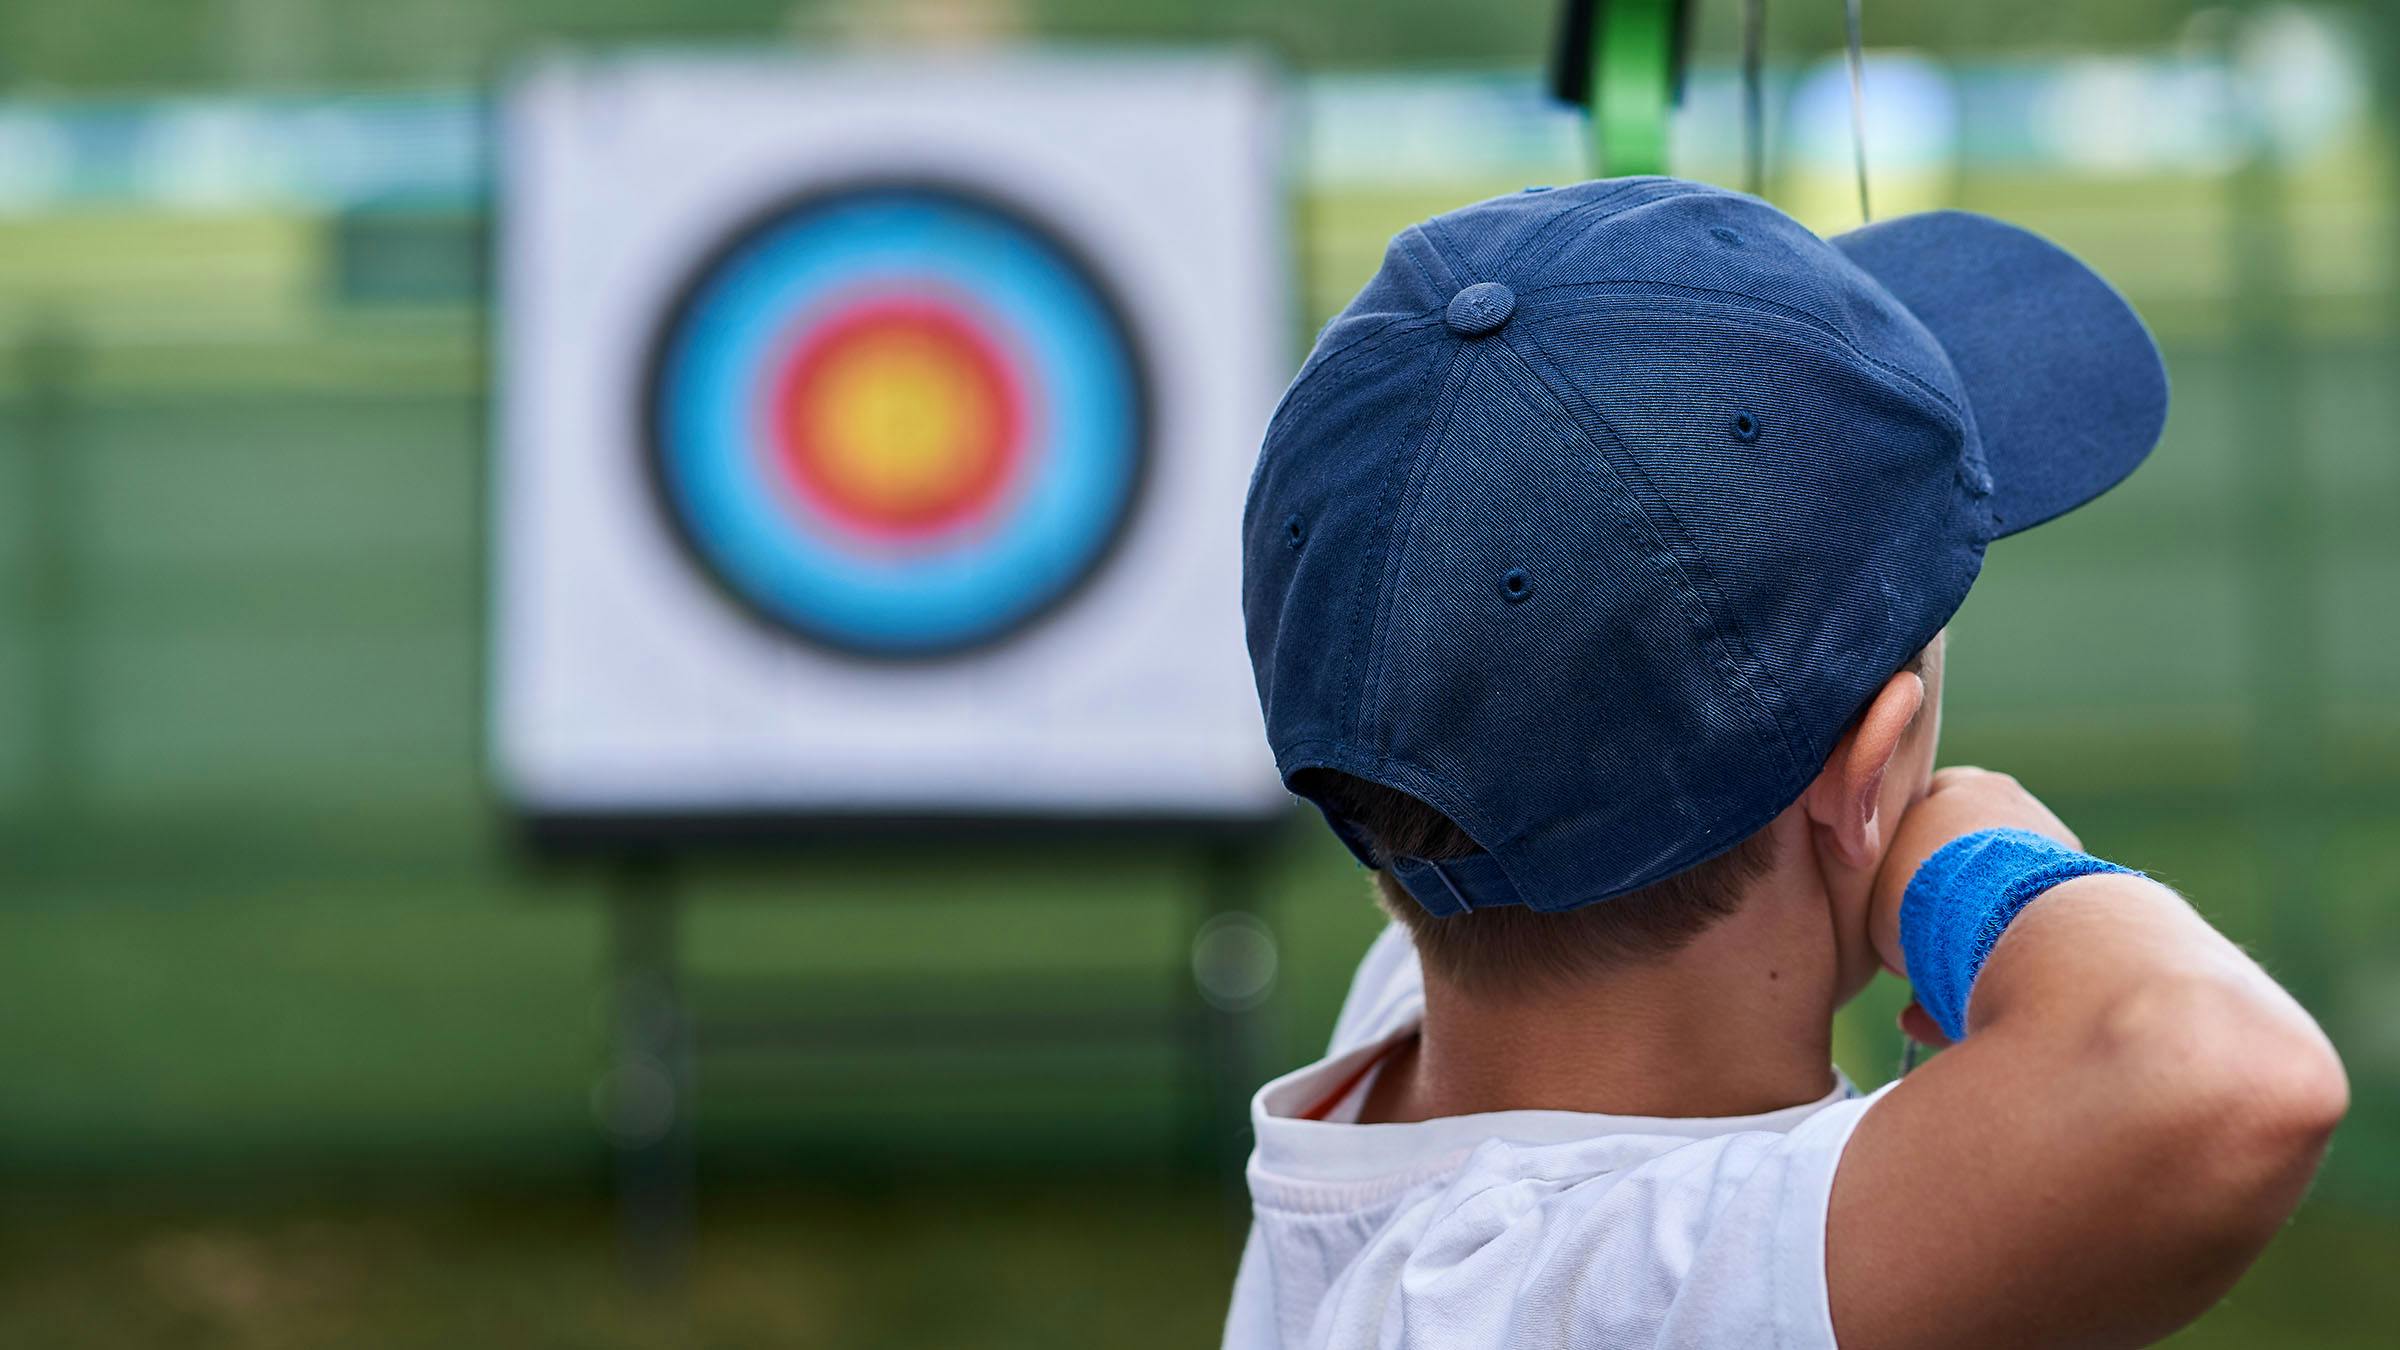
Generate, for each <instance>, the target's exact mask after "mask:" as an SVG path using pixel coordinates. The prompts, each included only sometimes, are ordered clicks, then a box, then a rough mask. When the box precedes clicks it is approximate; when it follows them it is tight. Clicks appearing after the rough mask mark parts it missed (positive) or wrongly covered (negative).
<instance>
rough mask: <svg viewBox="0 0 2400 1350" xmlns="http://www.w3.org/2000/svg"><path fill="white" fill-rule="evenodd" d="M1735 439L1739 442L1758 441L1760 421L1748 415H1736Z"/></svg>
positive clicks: (1734, 416) (1734, 417) (1734, 425)
mask: <svg viewBox="0 0 2400 1350" xmlns="http://www.w3.org/2000/svg"><path fill="white" fill-rule="evenodd" d="M1733 438H1734V439H1735V440H1737V441H1755V440H1757V439H1758V419H1757V418H1755V417H1752V416H1751V415H1750V414H1748V413H1735V414H1734V415H1733Z"/></svg>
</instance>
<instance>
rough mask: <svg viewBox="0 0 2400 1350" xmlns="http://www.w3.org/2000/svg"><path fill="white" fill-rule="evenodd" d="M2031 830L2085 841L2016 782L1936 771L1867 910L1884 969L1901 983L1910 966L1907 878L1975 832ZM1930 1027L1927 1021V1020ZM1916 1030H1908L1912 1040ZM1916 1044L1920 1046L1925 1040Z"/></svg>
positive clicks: (1895, 834)
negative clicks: (1904, 927) (1903, 918)
mask: <svg viewBox="0 0 2400 1350" xmlns="http://www.w3.org/2000/svg"><path fill="white" fill-rule="evenodd" d="M1996 829H2014V830H2030V831H2032V832H2033V833H2035V834H2038V835H2042V836H2044V837H2046V838H2050V839H2055V840H2057V841H2058V842H2060V843H2062V844H2065V845H2066V846H2067V847H2068V848H2072V849H2078V850H2080V849H2081V848H2082V847H2083V841H2082V840H2079V839H2077V838H2076V837H2075V832H2074V831H2073V830H2070V829H2068V828H2067V826H2066V823H2065V822H2064V821H2061V820H2060V819H2059V818H2058V817H2057V816H2056V815H2053V814H2052V813H2051V811H2050V808H2049V807H2047V806H2044V805H2042V803H2041V799H2039V798H2037V797H2035V796H2034V795H2033V794H2032V793H2030V792H2027V791H2026V790H2025V789H2024V787H2023V786H2022V785H2020V784H2019V783H2018V782H2017V780H2016V779H2014V778H2011V777H2009V776H2008V775H2007V774H2004V773H1993V772H1991V771H1990V770H1988V769H1974V768H1968V767H1966V766H1964V765H1961V766H1958V767H1955V768H1948V769H1943V770H1940V771H1939V772H1937V773H1935V774H1934V775H1933V785H1932V786H1931V787H1930V788H1928V789H1927V790H1926V793H1925V795H1924V796H1923V797H1920V798H1918V799H1917V804H1916V805H1915V806H1912V807H1910V808H1909V809H1908V813H1907V814H1906V815H1903V816H1901V817H1900V823H1899V824H1898V825H1897V826H1896V827H1895V828H1894V829H1893V831H1892V846H1891V848H1890V849H1889V850H1887V851H1886V852H1885V853H1884V855H1883V865H1882V866H1881V868H1879V869H1878V870H1877V871H1876V873H1875V891H1874V895H1873V898H1872V899H1871V900H1870V901H1869V903H1868V906H1867V938H1868V940H1869V941H1871V942H1873V943H1874V944H1875V956H1876V959H1878V960H1880V961H1882V962H1883V964H1884V968H1885V969H1887V970H1889V971H1891V972H1892V973H1893V974H1894V975H1898V976H1900V977H1902V978H1903V979H1905V978H1907V975H1908V964H1907V961H1906V959H1905V957H1904V956H1903V955H1902V953H1901V950H1900V897H1901V896H1902V895H1903V894H1905V893H1906V892H1907V890H1908V881H1909V878H1910V877H1913V876H1915V875H1916V874H1917V868H1918V867H1919V866H1920V865H1921V864H1923V863H1924V861H1925V860H1926V859H1927V858H1930V857H1932V856H1933V855H1934V854H1935V853H1936V852H1937V851H1939V850H1940V848H1941V847H1942V845H1944V844H1947V843H1949V842H1950V841H1951V840H1953V839H1957V838H1960V837H1962V836H1964V835H1970V834H1973V833H1975V832H1976V831H1978V830H1996ZM1926 1024H1927V1025H1928V1026H1930V1025H1931V1019H1926ZM1916 1030H1917V1029H1916V1028H1913V1027H1912V1028H1909V1031H1910V1034H1912V1035H1914V1034H1915V1033H1916ZM1918 1039H1920V1040H1922V1039H1924V1038H1923V1037H1919V1038H1918Z"/></svg>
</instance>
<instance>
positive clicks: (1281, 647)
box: [1242, 178, 2167, 914]
mask: <svg viewBox="0 0 2400 1350" xmlns="http://www.w3.org/2000/svg"><path fill="white" fill-rule="evenodd" d="M2166 408H2167V380H2166V372H2165V368H2164V367H2163V365H2162V364H2161V363H2160V361H2159V355H2158V348H2157V346H2156V345H2155V344H2154V343H2153V342H2152V341H2151V338H2150V335H2149V333H2148V331H2147V330H2145V329H2144V328H2143V326H2142V322H2141V320H2140V319H2139V318H2138V317H2136V316H2135V314H2134V312H2133V310H2132V309H2131V308H2130V307H2129V306H2128V305H2127V304H2126V303H2125V301H2124V299H2123V298H2122V297H2121V296H2119V295H2118V294H2117V293H2116V291H2114V290H2113V289H2111V288H2110V287H2109V285H2108V283H2107V282H2105V281H2103V280H2101V279H2100V278H2099V276H2097V275H2096V274H2094V273H2093V272H2092V271H2091V270H2090V269H2089V268H2087V267H2085V266H2084V265H2083V264H2082V263H2080V262H2078V261H2076V260H2075V259H2074V258H2073V257H2072V256H2070V255H2068V254H2067V253H2066V252H2065V251H2064V250H2062V249H2060V248H2058V247H2057V246H2055V245H2053V244H2050V243H2048V242H2046V241H2044V240H2042V239H2040V238H2038V237H2036V236H2034V235H2032V234H2029V233H2027V232H2026V231H2024V230H2021V229H2018V228H2016V227H2014V226H2011V225H2006V224H2003V223H2001V222H1999V221H1996V220H1992V219H1989V218H1987V217H1983V216H1978V215H1971V214H1967V213H1964V212H1956V211H1942V212H1933V213H1929V214H1925V215H1916V216H1907V217H1903V218H1899V219H1895V220H1890V221H1885V222H1882V223H1879V224H1875V225H1871V226H1868V227H1866V228H1864V229H1860V230H1856V231H1853V232H1851V233H1849V234H1845V235H1841V236H1839V237H1837V238H1834V239H1832V240H1824V239H1820V238H1818V237H1817V236H1816V235H1814V234H1812V233H1810V232H1809V231H1808V229H1807V228H1805V227H1804V226H1802V225H1801V224H1800V223H1799V222H1797V221H1795V220H1793V219H1791V218H1790V217H1789V216H1786V215H1784V214H1783V213H1782V212H1780V211H1777V210H1776V209H1775V208H1773V207H1771V206H1769V205H1767V204H1766V203H1764V202H1762V201H1759V200H1758V199H1756V198H1754V197H1748V196H1743V195H1741V194H1738V193H1733V192H1727V191H1724V190H1721V189H1718V188H1712V187H1708V186H1705V185H1703V184H1699V183H1689V182H1683V181H1680V180H1677V179H1671V178H1627V179H1613V180H1606V181H1601V182H1592V183H1583V184H1578V185H1576V186H1573V187H1561V188H1557V189H1548V190H1544V189H1531V190H1528V191H1526V192H1524V193H1521V194H1517V195H1513V196H1509V197H1501V198H1495V199H1493V200H1491V201H1485V202H1478V203H1476V204H1475V205H1472V206H1467V207H1463V208H1461V209H1459V210H1456V211H1452V212H1449V213H1448V214H1446V215H1441V216H1437V217H1435V218H1433V219H1431V220H1428V221H1425V222H1423V223H1421V224H1417V225H1413V226H1410V227H1409V228H1408V229H1405V230H1403V231H1401V232H1400V234H1399V235H1398V236H1397V237H1396V238H1394V239H1393V240H1392V243H1391V247H1390V248H1389V250H1388V251H1387V252H1386V253H1385V255H1384V260H1383V265H1382V267H1381V268H1380V270H1378V271H1377V272H1376V274H1375V277H1374V279H1373V280H1371V281H1369V282H1368V283H1367V286H1366V289H1364V290H1362V291H1361V292H1359V294H1358V297H1357V298H1356V299H1355V300H1353V301H1351V303H1350V305H1349V307H1348V308H1347V309H1345V310H1343V311H1342V313H1341V314H1340V315H1339V316H1337V317H1336V318H1335V319H1334V321H1333V322H1332V323H1331V324H1329V325H1328V326H1327V327H1326V329H1325V331H1324V333H1323V334H1322V335H1321V336H1320V337H1319V338H1318V339H1317V344H1316V348H1315V350H1314V351H1313V352H1311V353H1310V355H1309V358H1308V361H1307V363H1306V364H1305V365H1304V366H1303V367H1302V368H1301V371H1300V374H1299V376H1298V378H1297V379H1295V380H1294V381H1293V383H1292V386H1291V388H1290V390H1289V391H1288V392H1287V393H1286V394H1285V395H1284V399H1283V402H1282V404H1281V406H1280V407H1278V408H1277V410H1276V413H1275V416H1274V419H1273V421H1272V423H1271V424H1270V425H1269V427H1268V430H1267V437H1266V444H1265V447H1264V448H1263V450H1262V451H1261V452H1260V455H1259V462H1258V469H1257V472H1256V474H1255V475H1254V477H1253V478H1252V480H1251V487H1250V497H1249V503H1248V506H1247V508H1246V510H1245V511H1244V514H1243V521H1242V536H1243V539H1242V543H1243V577H1242V606H1243V614H1244V619H1245V622H1246V624H1247V628H1248V634H1249V644H1250V656H1251V662H1252V665H1253V668H1254V671H1255V673H1256V675H1257V678H1258V692H1259V700H1260V703H1261V705H1262V706H1263V708H1264V709H1265V712H1266V724H1267V736H1268V740H1269V741H1270V743H1271V744H1272V746H1273V749H1274V752H1275V760H1276V764H1277V767H1278V768H1279V769H1280V771H1281V772H1282V774H1283V777H1284V782H1285V783H1286V785H1287V786H1291V787H1292V788H1293V790H1294V791H1298V792H1303V793H1305V792H1306V791H1307V789H1308V786H1309V783H1308V780H1307V779H1306V778H1303V777H1299V776H1300V775H1302V774H1304V772H1305V771H1307V770H1311V769H1329V770H1338V771H1339V772H1341V773H1345V774H1350V775H1353V776H1355V777H1358V778H1361V779H1365V780H1367V781H1369V782H1373V783H1379V784H1382V785H1384V786H1386V787H1389V788H1394V789H1397V790H1399V791H1401V792H1405V793H1408V794H1410V795H1412V796H1415V797H1417V798H1420V799H1422V800H1423V801H1425V802H1426V803H1428V804H1429V805H1431V806H1433V807H1434V808H1435V809H1437V810H1439V811H1441V812H1442V813H1443V814H1444V815H1446V816H1448V817H1450V819H1452V820H1453V821H1455V822H1457V824H1458V825H1459V827H1460V828H1461V829H1463V830H1465V831H1466V833H1467V834H1468V835H1469V836H1471V837H1472V838H1473V839H1474V841H1475V842H1476V844H1477V845H1479V846H1480V847H1481V850H1482V851H1481V852H1480V853H1477V854H1474V855H1472V856H1470V857H1468V858H1465V859H1457V860H1451V861H1447V862H1439V863H1435V862H1428V861H1426V860H1422V859H1400V860H1395V861H1394V863H1393V871H1394V873H1395V875H1396V876H1397V878H1398V879H1399V881H1400V882H1401V884H1402V885H1403V886H1404V887H1406V888H1407V890H1408V891H1409V893H1410V894H1411V895H1413V896H1415V897H1416V898H1417V900H1418V901H1419V902H1420V903H1421V904H1423V905H1424V906H1425V907H1426V908H1427V909H1429V910H1431V911H1433V912H1434V913H1436V914H1448V913H1457V912H1461V911H1464V910H1469V909H1485V908H1491V907H1495V906H1501V905H1513V904H1522V905H1528V906H1531V907H1532V908H1535V909H1540V910H1564V909H1572V908H1575V907H1577V906H1579V905H1585V904H1590V903H1593V902H1596V901H1603V900H1607V899H1609V898H1610V897H1612V896H1617V895H1622V894H1624V893H1625V892H1627V891H1631V890H1635V889H1637V888H1639V887H1642V886H1645V885H1647V884H1649V883H1651V882H1654V881H1658V880H1660V879H1662V878H1665V877H1667V876H1670V875H1673V874H1674V873H1676V872H1680V871H1682V870H1684V869H1685V868H1688V867H1691V866H1692V865H1694V864H1696V863H1700V862H1703V861H1706V860H1707V859H1709V858H1711V857H1714V856H1716V855H1717V854H1719V853H1722V852H1724V851H1725V850H1726V849H1728V848H1731V847H1732V846H1733V845H1734V844H1736V843H1738V842H1740V841H1741V840H1742V839H1744V838H1746V837H1747V836H1749V835H1750V834H1752V833H1754V832H1756V831H1757V830H1758V829H1760V828H1761V827H1763V826H1764V825H1765V824H1766V823H1767V822H1768V821H1770V820H1772V819H1773V818H1774V817H1775V815H1776V814H1777V813H1778V812H1780V811H1782V810H1783V809H1784V808H1785V807H1787V806H1789V805H1790V804H1791V803H1792V802H1793V801H1795V800H1797V799H1798V798H1799V796H1800V793H1801V792H1802V790H1803V789H1805V788H1806V787H1807V786H1808V784H1809V782H1810V781H1811V780H1812V779H1813V778H1815V777H1816V775H1817V772H1818V771H1819V769H1820V768H1821V767H1822V766H1823V764H1824V762H1825V758H1826V756H1827V755H1828V754H1829V753H1831V751H1832V748H1833V746H1834V743H1835V742H1836V741H1837V740H1838V739H1840V737H1841V735H1842V733H1843V731H1844V730H1845V729H1846V728H1847V727H1848V726H1849V724H1850V723H1851V722H1852V720H1853V719H1854V718H1855V717H1856V716H1857V714H1858V712H1859V711H1860V709H1861V708H1863V707H1864V706H1865V704H1866V702H1867V700H1868V699H1870V698H1871V697H1873V695H1874V694H1875V692H1876V691H1877V690H1878V689H1879V688H1881V686H1882V685H1883V683H1884V682H1885V681H1886V680H1887V679H1889V678H1890V677H1891V675H1892V673H1893V672H1894V671H1895V670H1897V669H1899V667H1900V666H1901V665H1902V664H1903V663H1905V662H1906V661H1907V659H1908V658H1909V656H1910V655H1911V654H1913V653H1914V652H1916V651H1917V650H1918V649H1919V648H1921V647H1923V646H1924V645H1925V644H1926V643H1927V642H1929V641H1931V640H1932V638H1933V636H1934V634H1935V633H1937V632H1938V631H1940V629H1941V627H1942V625H1943V624H1945V623H1947V622H1948V621H1949V619H1950V616H1951V615H1952V614H1954V613H1955V612H1956V611H1957V609H1958V607H1959V604H1960V602H1962V601H1963V600H1965V599H1966V595H1967V588H1968V587H1969V586H1970V585H1971V584H1972V583H1973V582H1974V580H1975V575H1976V573H1977V572H1978V571H1979V570H1980V569H1981V567H1982V564H1983V552H1984V546H1985V545H1986V544H1988V543H1990V542H1991V541H1992V540H1993V539H1996V538H1998V537H2000V536H2002V535H2006V534H2013V533H2015V532H2016V531H2018V530H2022V529H2025V528H2027V527H2029V526H2033V525H2037V524H2040V523H2041V522H2042V521H2045V520H2048V519H2050V518H2051V517H2053V516H2056V515H2058V514H2060V513H2061V512H2064V511H2067V510H2070V509H2072V508H2074V507H2076V506H2079V505H2081V504H2082V503H2084V502H2086V501H2089V500H2091V499H2092V498H2093V497H2095V496H2098V495H2099V494H2100V493H2102V492H2104V491H2106V490H2107V489H2108V488H2109V487H2111V486H2113V485H2114V484H2115V483H2116V482H2117V481H2118V480H2120V479H2122V478H2123V477H2124V476H2125V475H2126V474H2127V473H2130V472H2131V471H2132V470H2133V467H2134V466H2135V465H2136V464H2138V463H2140V462H2141V460H2142V457H2143V456H2144V455H2146V454H2148V453H2149V452H2150V449H2151V447H2152V446H2153V445H2155V444H2156V443H2157V440H2158V434H2159V429H2160V426H2161V424H2162V423H2163V422H2164V421H2165V418H2166ZM1318 805H1319V806H1320V807H1321V808H1325V810H1326V817H1327V820H1328V821H1329V823H1331V824H1332V826H1333V827H1334V830H1335V832H1336V833H1337V834H1339V835H1340V836H1341V837H1342V839H1343V841H1344V842H1345V843H1346V844H1348V845H1349V846H1350V848H1351V850H1352V851H1353V852H1354V853H1356V854H1357V855H1358V856H1359V858H1360V860H1361V861H1363V862H1366V863H1368V864H1369V865H1370V866H1372V865H1374V864H1375V861H1376V860H1375V859H1374V858H1373V857H1372V856H1371V855H1370V853H1369V851H1368V849H1367V848H1366V845H1365V841H1364V839H1363V838H1362V837H1361V835H1360V832H1359V830H1358V829H1357V827H1356V826H1355V825H1354V824H1352V823H1351V822H1349V821H1347V820H1344V819H1343V818H1342V817H1341V816H1340V814H1339V811H1338V810H1337V809H1334V808H1330V807H1326V804H1325V803H1323V802H1319V803H1318Z"/></svg>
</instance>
